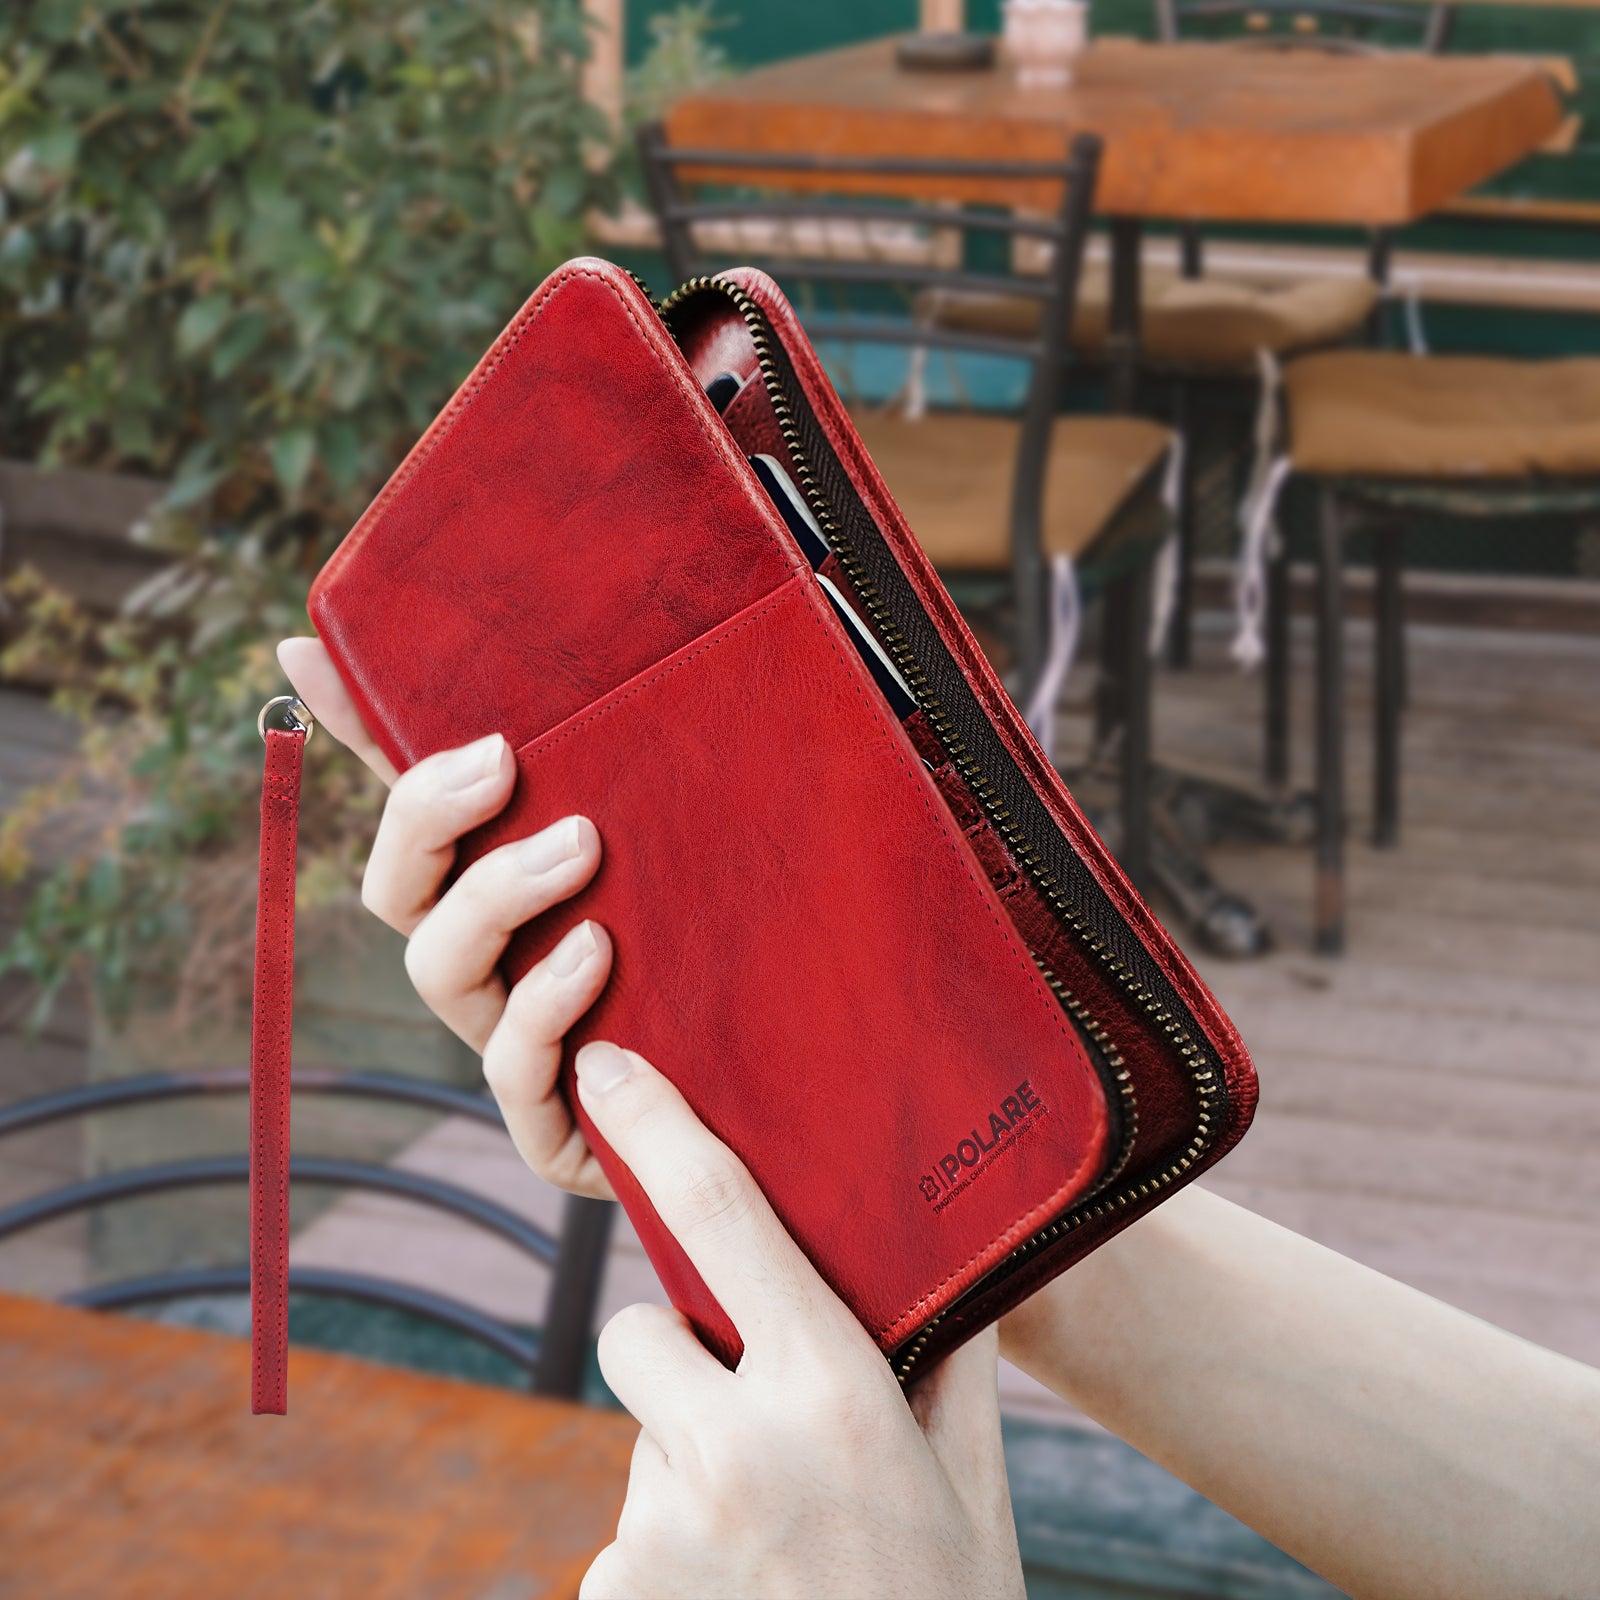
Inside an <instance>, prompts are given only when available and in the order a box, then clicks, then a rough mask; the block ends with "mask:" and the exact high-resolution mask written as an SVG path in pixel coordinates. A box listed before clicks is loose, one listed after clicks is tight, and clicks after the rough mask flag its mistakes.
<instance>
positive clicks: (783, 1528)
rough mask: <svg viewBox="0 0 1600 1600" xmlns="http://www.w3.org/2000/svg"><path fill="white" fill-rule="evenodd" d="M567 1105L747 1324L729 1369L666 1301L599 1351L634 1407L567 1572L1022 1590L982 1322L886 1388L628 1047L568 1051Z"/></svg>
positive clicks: (861, 1335)
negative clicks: (623, 1496) (615, 1481)
mask: <svg viewBox="0 0 1600 1600" xmlns="http://www.w3.org/2000/svg"><path fill="white" fill-rule="evenodd" d="M577 1070H578V1093H579V1095H580V1097H581V1098H582V1100H583V1104H584V1109H585V1110H586V1111H587V1112H588V1113H589V1115H590V1116H591V1117H592V1118H593V1119H594V1123H595V1126H596V1127H597V1128H598V1129H599V1130H600V1132H601V1133H602V1134H603V1135H604V1136H605V1138H606V1141H607V1143H608V1144H610V1145H611V1147H612V1148H613V1149H614V1150H615V1151H616V1153H617V1155H618V1156H619V1157H620V1158H621V1159H622V1160H623V1161H624V1162H625V1163H626V1164H627V1166H628V1168H629V1170H630V1171H631V1172H632V1173H633V1175H634V1176H635V1177H636V1178H637V1179H638V1181H639V1183H640V1185H641V1187H642V1188H643V1189H644V1191H645V1193H646V1194H647V1195H648V1196H649V1197H650V1200H651V1203H652V1204H653V1205H654V1206H655V1208H656V1211H657V1213H658V1214H659V1215H660V1217H661V1220H662V1222H663V1223H665V1224H666V1226H667V1228H668V1229H669V1230H670V1231H671V1233H672V1234H673V1236H674V1237H675V1238H676V1239H677V1240H678V1242H679V1244H681V1245H682V1246H683V1248H684V1250H685V1251H686V1252H687V1253H688V1256H689V1259H690V1260H691V1261H692V1262H693V1263H694V1265H695V1267H696V1269H697V1270H698V1271H699V1273H700V1275H701V1277H702V1278H703V1279H704V1280H705V1283H706V1285H707V1287H708V1288H709V1289H710V1290H711V1292H712V1293H713V1294H714V1295H715V1296H716V1297H717V1299H718V1301H719V1302H720V1303H721V1305H722V1307H723V1309H724V1310H725V1311H726V1312H727V1313H728V1315H729V1317H730V1318H731V1319H732V1321H733V1324H734V1326H735V1327H736V1328H737V1329H738V1330H739V1334H740V1337H741V1338H742V1339H743V1341H744V1357H743V1359H742V1360H741V1361H740V1363H739V1368H738V1371H737V1372H729V1371H728V1370H727V1369H726V1368H725V1367H723V1366H722V1364H721V1363H720V1362H719V1361H718V1360H717V1359H716V1358H715V1357H714V1356H712V1355H711V1354H710V1353H709V1352H708V1351H707V1350H706V1349H705V1348H704V1347H703V1346H702V1345H701V1344H700V1342H699V1341H698V1340H697V1339H696V1338H695V1336H694V1333H693V1332H692V1330H691V1329H690V1326H689V1324H688V1322H687V1320H686V1319H685V1318H684V1317H683V1316H682V1315H681V1314H680V1313H679V1312H677V1311H673V1310H670V1309H668V1308H667V1307H664V1306H651V1305H637V1306H630V1307H629V1308H628V1309H627V1310H625V1311H622V1312H620V1313H619V1314H618V1315H617V1316H615V1317H613V1318H612V1319H611V1321H610V1322H609V1323H607V1324H606V1327H605V1330H604V1332H603V1333H602V1334H601V1336H600V1367H601V1371H602V1372H603V1373H604V1374H605V1378H606V1382H607V1383H609V1384H610V1386H611V1388H612V1390H613V1392H614V1393H615V1394H616V1395H617V1397H618V1398H619V1399H620V1400H621V1401H622V1403H623V1404H624V1405H625V1406H626V1407H627V1408H628V1410H629V1411H631V1412H632V1413H633V1415H634V1416H635V1417H636V1418H637V1419H638V1420H639V1422H640V1423H641V1424H642V1427H643V1431H642V1432H641V1433H640V1435H639V1441H638V1444H637V1446H636V1447H635V1449H634V1454H633V1467H632V1473H631V1476H630V1478H629V1483H628V1496H627V1501H626V1503H625V1504H624V1506H623V1510H622V1518H621V1521H620V1522H619V1524H618V1527H617V1538H616V1541H615V1542H614V1543H613V1544H611V1545H609V1546H607V1548H606V1549H604V1550H602V1551H601V1552H600V1554H599V1556H598V1557H597V1558H596V1559H595V1562H594V1565H593V1566H592V1567H591V1568H590V1569H589V1572H588V1575H587V1577H586V1578H585V1579H584V1582H583V1587H582V1590H581V1591H580V1593H581V1595H582V1596H583V1600H607V1597H611V1596H639V1595H649V1596H663V1597H665V1596H680V1595H681V1596H695V1597H704V1596H708V1595H739V1596H754V1595H760V1596H768V1595H791V1594H792V1595H801V1594H803V1595H807V1596H811V1595H828V1596H838V1597H841V1600H848V1597H852V1596H862V1597H871V1600H891V1597H894V1596H902V1595H903V1596H907V1597H912V1596H914V1597H915V1600H938V1597H942V1596H951V1597H960V1600H985V1597H1000V1596H1005V1597H1008V1600H1016V1597H1019V1596H1021V1595H1022V1594H1023V1587H1022V1569H1021V1564H1020V1561H1019V1558H1018V1554H1017V1540H1016V1532H1015V1528H1014V1526H1013V1523H1012V1519H1011V1506H1010V1500H1009V1496H1008V1494H1007V1488H1006V1474H1005V1456H1004V1453H1003V1451H1002V1448H1001V1440H1000V1412H999V1400H998V1395H997V1390H996V1377H995V1360H996V1337H995V1334H994V1332H993V1330H992V1329H991V1330H989V1331H987V1332H986V1333H984V1334H983V1335H981V1336H980V1337H978V1338H976V1339H974V1340H973V1341H972V1342H971V1343H969V1344H967V1345H965V1346H964V1347H963V1348H961V1349H960V1350H958V1351H956V1352H955V1353H954V1354H953V1355H951V1356H950V1357H948V1358H947V1359H946V1360H945V1361H944V1362H943V1363H942V1364H941V1365H940V1366H938V1367H936V1368H935V1369H934V1370H933V1371H932V1372H930V1373H929V1375H928V1376H927V1377H926V1378H925V1379H924V1380H923V1381H922V1383H921V1384H920V1385H919V1386H918V1387H917V1389H915V1390H914V1391H913V1392H912V1394H911V1396H910V1403H909V1405H908V1404H907V1398H906V1397H905V1396H904V1395H903V1394H902V1393H901V1391H900V1388H899V1385H898V1384H897V1383H896V1382H895V1379H894V1377H893V1375H892V1374H891V1372H890V1370H889V1364H888V1363H887V1362H886V1361H885V1360H884V1358H883V1356H882V1355H881V1354H880V1353H879V1351H878V1349H877V1348H876V1346H875V1345H874V1344H873V1343H872V1341H871V1339H870V1338H868V1336H867V1334H866V1333H865V1332H864V1331H863V1329H862V1327H861V1325H860V1324H859V1323H858V1322H857V1321H856V1319H855V1317H854V1316H853V1315H852V1314H851V1313H850V1312H849V1311H848V1310H847V1309H846V1307H845V1306H844V1304H843V1303H842V1302H841V1301H840V1300H839V1299H838V1297H837V1296H835V1295H834V1293H833V1292H832V1290H831V1289H829V1287H828V1286H827V1284H825V1283H824V1282H823V1281H822V1279H821V1278H820V1277H819V1276H818V1275H817V1272H816V1269H815V1268H814V1267H813V1266H812V1265H811V1263H810V1261H808V1260H807V1259H806V1257H805V1255H804V1254H803V1253H802V1252H801V1250H800V1248H799V1246H798V1245H796V1244H795V1243H794V1241H793V1240H792V1239H791V1238H790V1237H789V1235H788V1234H787V1233H786V1232H785V1231H784V1228H783V1225H782V1223H780V1222H779V1220H778V1218H777V1217H776V1216H775V1215H774V1214H773V1212H772V1209H771V1207H770V1206H769V1205H768V1204H767V1202H766V1200H765V1198H764V1197H763V1196H762V1194H761V1192H760V1190H759V1189H757V1187H756V1185H755V1183H754V1181H753V1180H752V1179H751V1177H750V1174H749V1173H748V1172H747V1171H746V1170H745V1168H744V1166H743V1165H742V1164H741V1163H740V1162H739V1160H738V1159H737V1158H736V1157H735V1156H734V1155H733V1153H732V1152H731V1151H730V1150H729V1149H728V1148H727V1147H726V1146H725V1145H723V1144H722V1143H720V1142H719V1141H718V1140H717V1139H716V1138H715V1136H714V1135H712V1134H711V1133H710V1132H709V1131H708V1130H707V1129H706V1128H705V1127H704V1126H703V1125H702V1124H701V1123H700V1121H699V1120H698V1119H697V1118H696V1117H695V1115H694V1113H693V1112H692V1111H691V1110H690V1108H689V1107H688V1105H686V1104H685V1102H684V1100H683V1098H682V1096H681V1095H679V1093H678V1091H677V1090H676V1089H675V1088H673V1086H672V1085H671V1084H670V1083H669V1082H668V1081H667V1080H666V1079H665V1078H664V1077H662V1076H661V1074H660V1073H658V1072H657V1071H656V1070H655V1069H654V1068H653V1067H651V1066H650V1065H649V1064H648V1063H647V1062H646V1061H644V1060H643V1059H642V1058H641V1057H640V1056H638V1055H636V1054H634V1053H633V1052H631V1051H624V1050H621V1049H619V1048H618V1047H617V1046H616V1045H613V1044H606V1043H599V1042H596V1043H593V1044H587V1045H585V1046H584V1047H583V1049H581V1050H580V1051H579V1052H578V1058H577Z"/></svg>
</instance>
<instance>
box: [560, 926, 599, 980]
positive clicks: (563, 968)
mask: <svg viewBox="0 0 1600 1600" xmlns="http://www.w3.org/2000/svg"><path fill="white" fill-rule="evenodd" d="M599 948H600V941H599V940H598V939H596V938H595V936H594V924H593V923H592V922H580V923H579V924H578V926H577V927H576V928H574V929H573V930H572V931H571V932H570V933H569V934H568V935H567V936H566V938H564V939H563V940H562V941H561V943H560V944H558V945H557V946H556V947H555V949H554V950H552V951H551V952H550V970H551V971H552V972H553V973H555V975H556V976H557V977H558V978H570V977H571V976H572V975H573V973H575V972H576V971H577V970H578V968H579V967H581V966H582V965H583V964H584V962H585V961H587V960H588V959H589V957H590V956H592V955H593V954H594V953H595V951H596V950H598V949H599Z"/></svg>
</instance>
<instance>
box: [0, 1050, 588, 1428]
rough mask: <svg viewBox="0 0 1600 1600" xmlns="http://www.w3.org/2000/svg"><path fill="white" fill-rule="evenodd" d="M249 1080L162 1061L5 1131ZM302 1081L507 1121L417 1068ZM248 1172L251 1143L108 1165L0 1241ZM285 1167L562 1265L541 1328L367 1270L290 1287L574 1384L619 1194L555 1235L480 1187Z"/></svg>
mask: <svg viewBox="0 0 1600 1600" xmlns="http://www.w3.org/2000/svg"><path fill="white" fill-rule="evenodd" d="M248 1089H249V1073H248V1072H247V1071H243V1070H229V1071H220V1072H170V1073H153V1074H147V1075H144V1076H140V1077H133V1078H118V1079H113V1080H110V1081H108V1082H104V1083H94V1084H88V1085H84V1086H82V1087H79V1088H74V1089H68V1090H64V1091H61V1092H59V1093H55V1094H46V1095H40V1096H38V1097H36V1098H34V1099H30V1100H24V1101H21V1102H18V1103H17V1104H15V1105H11V1106H7V1107H4V1108H0V1138H4V1137H5V1136H6V1135H8V1134H15V1133H21V1132H22V1131H23V1130H25V1129H30V1128H39V1127H43V1126H45V1125H46V1124H49V1123H55V1122H61V1121H64V1120H67V1119H70V1118H77V1117H85V1116H89V1115H92V1114H95V1113H99V1112H109V1111H115V1110H118V1109H121V1108H124V1107H128V1106H139V1105H150V1104H154V1103H156V1102H164V1101H170V1100H179V1099H187V1098H195V1097H201V1096H218V1095H242V1094H244V1093H246V1092H247V1091H248ZM294 1089H295V1092H296V1093H297V1094H317V1095H340V1096H348V1097H352V1098H358V1099H364V1100H376V1101H383V1102H387V1103H390V1104H399V1105H411V1106H418V1107H421V1108H423V1109H425V1110H430V1111H438V1112H442V1113H444V1114H446V1115H449V1116H457V1117H468V1118H470V1119H471V1120H473V1121H475V1122H480V1123H484V1124H486V1125H488V1126H490V1127H501V1126H503V1124H502V1121H501V1117H500V1113H499V1110H498V1108H497V1107H496V1106H495V1104H494V1102H493V1101H492V1100H490V1099H489V1098H488V1097H487V1096H484V1095H478V1094H469V1093H467V1092H466V1091H465V1090H461V1089H453V1088H450V1087H448V1086H446V1085H442V1084H436V1083H429V1082H426V1081H424V1080H422V1079H417V1078H403V1077H398V1076H394V1075H391V1074H386V1073H376V1072H336V1071H331V1070H327V1069H322V1068H316V1067H309V1068H308V1067H296V1069H295V1073H294ZM248 1178H249V1166H248V1160H247V1158H246V1157H245V1156H244V1155H226V1156H206V1157H200V1158H196V1159H194V1160H186V1161H164V1162H159V1163H156V1164H153V1165H149V1166H143V1167H132V1168H128V1169H125V1170H120V1171H116V1172H107V1173H102V1174H99V1175H98V1176H95V1177H90V1178H85V1179H83V1180H82V1181H81V1182H78V1183H72V1184H68V1185H66V1186H64V1187H62V1188H59V1189H54V1190H51V1191H49V1192H48V1193H44V1194H40V1195H35V1196H32V1197H30V1198H29V1199H26V1200H22V1201H19V1202H17V1203H16V1204H14V1205H11V1206H8V1207H6V1208H4V1209H3V1210H0V1240H4V1239H7V1238H9V1237H11V1236H12V1235H14V1234H18V1233H21V1232H22V1231H24V1230H25V1229H28V1228H34V1227H38V1226H40V1225H42V1224H44V1223H46V1222H52V1221H54V1220H55V1219H56V1218H58V1217H64V1216H71V1215H75V1214H78V1213H82V1212H86V1211H90V1210H92V1209H94V1208H96V1207H100V1206H106V1205H112V1204H115V1203H116V1202H118V1201H122V1200H129V1199H133V1198H136V1197H139V1196H143V1195H153V1194H164V1193H171V1192H173V1191H177V1190H186V1189H193V1188H199V1187H209V1186H213V1185H221V1184H244V1183H246V1182H248ZM290 1179H291V1182H295V1183H308V1184H326V1185H332V1186H334V1187H337V1188H343V1189H365V1190H369V1191H372V1192H375V1193H379V1194H388V1195H394V1196H396V1197H398V1198H400V1199H404V1200H409V1201H413V1202H415V1203H416V1204H418V1205H423V1206H429V1207H432V1208H433V1209H434V1210H437V1211H444V1212H447V1213H449V1214H450V1215H452V1216H456V1217H459V1218H461V1219H462V1220H463V1221H466V1222H470V1223H472V1224H474V1225H475V1226H477V1227H480V1228H486V1229H488V1230H489V1231H490V1232H491V1233H494V1234H496V1235H498V1236H499V1237H500V1238H502V1239H505V1240H507V1241H508V1242H509V1243H511V1244H513V1245H515V1246H516V1247H517V1248H518V1249H520V1250H522V1251H524V1252H526V1253H527V1254H528V1255H529V1256H531V1257H532V1258H533V1259H534V1260H536V1261H538V1262H540V1263H542V1264H543V1265H544V1266H546V1267H550V1268H552V1269H553V1279H552V1283H551V1289H550V1298H549V1312H548V1315H547V1317H546V1321H545V1325H544V1327H543V1329H542V1331H541V1333H540V1336H539V1337H538V1339H537V1340H532V1339H529V1338H528V1337H527V1336H526V1334H525V1333H523V1332H521V1331H520V1330H518V1329H516V1328H512V1327H509V1326H507V1325H505V1324H504V1323H502V1322H500V1321H498V1320H496V1319H495V1318H493V1317H490V1316H488V1315H486V1314H485V1313H483V1312H482V1311H479V1310H477V1309H475V1308H473V1307H471V1306H468V1305H464V1304H463V1303H461V1302H460V1301H458V1300H453V1299H451V1298H449V1297H447V1296H444V1295H440V1294H435V1293H433V1292H431V1291H429V1290H423V1289H418V1288H415V1287H413V1286H411V1285H407V1284H401V1283H395V1282H391V1281H389V1280H386V1279H383V1278H378V1277H374V1276H372V1275H370V1274H367V1273H362V1272H356V1271H344V1270H332V1269H326V1268H304V1267H291V1268H290V1272H289V1291H290V1293H291V1294H295V1295H314V1296H327V1297H336V1298H340V1299H344V1300H354V1301H359V1302H362V1303H364V1304H367V1305H373V1306H384V1307H388V1308H389V1309H391V1310H396V1311H401V1312H404V1313H406V1314H408V1315H410V1316H413V1317H417V1318H421V1319H423V1320H424V1321H426V1322H430V1323H433V1324H436V1325H438V1326H441V1327H445V1328H449V1329H453V1330H454V1331H456V1332H458V1333H461V1334H465V1335H466V1336H468V1337H469V1338H471V1339H474V1340H476V1341H477V1342H479V1343H480V1344H483V1345H486V1346H487V1347H489V1348H490V1349H492V1350H494V1351H496V1352H498V1353H499V1354H500V1355H501V1356H504V1357H505V1358H506V1359H507V1360H508V1361H511V1362H512V1363H514V1364H515V1365H516V1366H517V1367H519V1368H520V1369H521V1370H522V1371H523V1372H524V1373H525V1374H526V1375H527V1378H528V1384H529V1387H530V1388H531V1389H532V1391H533V1392H534V1393H536V1394H544V1395H554V1396H561V1397H565V1398H568V1399H576V1398H577V1397H578V1395H579V1393H580V1391H581V1388H582V1384H583V1378H584V1373H585V1368H586V1364H587V1360H588V1353H589V1349H590V1344H591V1338H592V1325H593V1322H594V1314H595V1306H596V1303H597V1301H598V1298H599V1291H600V1280H601V1275H602V1272H603V1270H604V1266H605V1257H606V1243H607V1240H608V1238H609V1236H610V1231H611V1222H612V1214H613V1212H614V1211H615V1209H616V1208H615V1206H614V1205H613V1204H612V1203H611V1202H609V1201H602V1200H589V1199H584V1198H582V1197H580V1196H577V1195H572V1196H569V1197H568V1198H567V1201H566V1209H565V1213H564V1217H563V1221H562V1227H561V1233H560V1236H559V1237H552V1236H551V1235H550V1234H548V1233H546V1232H545V1231H544V1230H543V1229H541V1228H537V1227H535V1226H534V1225H533V1224H532V1223H530V1222H529V1221H528V1220H527V1219H526V1218H525V1217H521V1216H519V1215H517V1213H515V1212H513V1211H510V1210H508V1209H507V1208H506V1207H504V1206H502V1205H499V1204H498V1203H496V1202H495V1201H493V1200H490V1199H488V1198H487V1197H485V1196H484V1195H481V1194H475V1193H473V1192H472V1191H471V1190H468V1189H462V1188H460V1187H458V1186H457V1185H455V1184H450V1183H445V1182H442V1181H440V1180H439V1179H437V1178H430V1177H427V1176H425V1175H422V1174H419V1173H414V1172H406V1171H402V1170H400V1169H398V1168H395V1167H385V1166H376V1165H373V1164H370V1163H367V1162H360V1161H347V1160H339V1159H332V1158H327V1157H317V1156H296V1157H294V1158H293V1160H292V1162H291V1165H290ZM249 1285H250V1273H249V1268H248V1267H247V1266H245V1265H242V1264H240V1265H226V1266H215V1267H197V1268H188V1269H184V1270H180V1271H174V1272H164V1273H157V1274H148V1275H145V1276H141V1277H136V1278H130V1279H123V1280H120V1281H115V1282H111V1283H103V1284H96V1285H95V1286H93V1287H92V1288H88V1289H83V1290H80V1291H78V1292H77V1293H75V1294H72V1295H68V1296H67V1297H66V1301H67V1303H68V1304H70V1305H77V1306H84V1307H87V1308H90V1309H93V1310H102V1311H112V1310H121V1309H124V1308H128V1307H133V1306H146V1305H155V1304H160V1303H164V1302H173V1301H181V1300H186V1299H191V1298H194V1297H196V1296H201V1295H216V1294H245V1293H247V1292H248V1290H249Z"/></svg>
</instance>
